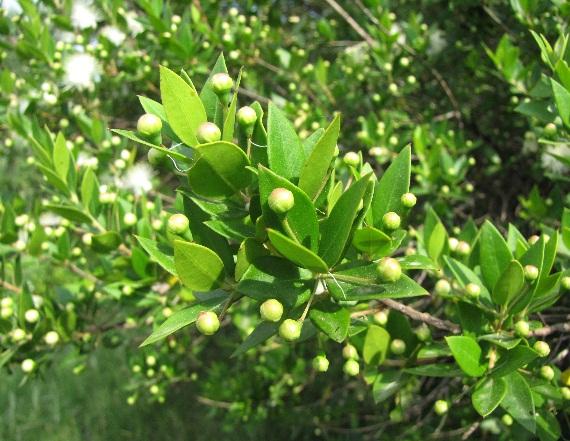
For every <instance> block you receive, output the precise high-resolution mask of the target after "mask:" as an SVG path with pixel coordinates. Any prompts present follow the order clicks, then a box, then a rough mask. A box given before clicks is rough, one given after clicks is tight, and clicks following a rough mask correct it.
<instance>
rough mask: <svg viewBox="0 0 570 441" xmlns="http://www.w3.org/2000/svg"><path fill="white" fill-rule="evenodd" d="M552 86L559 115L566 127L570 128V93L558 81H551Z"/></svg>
mask: <svg viewBox="0 0 570 441" xmlns="http://www.w3.org/2000/svg"><path fill="white" fill-rule="evenodd" d="M550 83H551V85H552V93H553V94H554V101H555V102H556V107H557V108H558V114H559V115H560V118H562V121H563V122H564V125H565V126H566V127H570V92H568V90H566V88H564V86H562V85H561V84H560V83H559V82H558V81H556V80H554V79H552V78H551V79H550Z"/></svg>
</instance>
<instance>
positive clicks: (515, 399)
mask: <svg viewBox="0 0 570 441" xmlns="http://www.w3.org/2000/svg"><path fill="white" fill-rule="evenodd" d="M504 378H505V380H506V382H507V394H506V395H505V397H504V398H503V401H502V402H501V407H502V408H503V409H505V410H506V411H507V412H508V413H510V414H511V416H512V417H513V418H514V419H515V421H516V422H517V423H519V424H520V425H521V426H523V427H524V428H525V429H526V430H528V431H529V432H532V433H535V431H536V422H535V416H534V415H535V409H534V400H533V397H532V392H531V390H530V387H529V385H528V383H527V382H526V380H525V379H524V377H523V376H522V375H521V374H519V373H518V372H512V373H510V374H509V375H507V376H506V377H504Z"/></svg>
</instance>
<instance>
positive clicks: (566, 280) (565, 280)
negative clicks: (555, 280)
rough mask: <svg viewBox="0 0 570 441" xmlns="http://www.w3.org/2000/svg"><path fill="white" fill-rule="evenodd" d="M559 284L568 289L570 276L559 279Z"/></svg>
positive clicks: (569, 288) (569, 287)
mask: <svg viewBox="0 0 570 441" xmlns="http://www.w3.org/2000/svg"><path fill="white" fill-rule="evenodd" d="M560 286H561V287H562V288H564V289H565V290H566V291H568V290H570V276H564V277H562V279H560Z"/></svg>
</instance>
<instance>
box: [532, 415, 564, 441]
mask: <svg viewBox="0 0 570 441" xmlns="http://www.w3.org/2000/svg"><path fill="white" fill-rule="evenodd" d="M536 434H537V435H538V437H539V438H540V441H558V440H560V435H561V430H560V424H559V423H558V420H557V419H556V416H554V415H553V414H552V413H550V411H548V410H545V409H538V410H537V415H536Z"/></svg>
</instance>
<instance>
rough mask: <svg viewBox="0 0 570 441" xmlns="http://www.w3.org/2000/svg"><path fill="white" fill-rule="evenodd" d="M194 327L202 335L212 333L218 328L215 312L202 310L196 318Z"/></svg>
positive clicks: (218, 323)
mask: <svg viewBox="0 0 570 441" xmlns="http://www.w3.org/2000/svg"><path fill="white" fill-rule="evenodd" d="M196 328H197V329H198V331H200V333H202V334H204V335H213V334H215V333H216V332H218V329H220V320H219V319H218V316H217V315H216V313H215V312H212V311H202V312H201V313H200V314H199V315H198V319H197V320H196Z"/></svg>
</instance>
